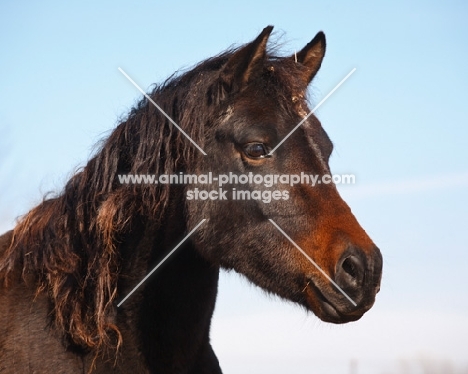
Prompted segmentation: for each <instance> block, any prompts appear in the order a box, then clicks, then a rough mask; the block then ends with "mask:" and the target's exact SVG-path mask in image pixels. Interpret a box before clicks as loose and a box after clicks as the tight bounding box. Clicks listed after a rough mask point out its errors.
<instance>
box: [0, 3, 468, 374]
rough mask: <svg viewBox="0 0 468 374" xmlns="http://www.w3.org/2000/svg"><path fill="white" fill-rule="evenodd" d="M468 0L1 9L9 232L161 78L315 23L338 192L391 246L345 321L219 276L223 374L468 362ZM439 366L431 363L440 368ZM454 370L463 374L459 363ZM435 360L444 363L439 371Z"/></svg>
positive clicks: (297, 44)
mask: <svg viewBox="0 0 468 374" xmlns="http://www.w3.org/2000/svg"><path fill="white" fill-rule="evenodd" d="M467 14H468V4H467V3H465V2H462V1H446V2H435V1H413V2H411V3H410V2H404V1H392V2H386V3H383V2H378V3H377V2H363V1H357V2H344V1H336V2H333V3H332V2H324V1H321V2H306V1H303V2H301V1H294V0H293V1H287V2H286V1H281V2H280V1H270V2H268V3H264V4H261V3H254V2H252V1H237V2H235V3H234V2H231V3H221V2H216V1H213V2H210V1H198V2H188V1H179V2H177V1H175V2H172V3H171V4H169V3H165V4H161V3H159V2H146V1H132V2H123V1H112V2H111V1H101V2H99V4H96V3H95V2H91V1H81V2H58V1H42V2H28V3H21V2H13V1H3V2H2V3H1V4H0V50H1V51H2V53H1V57H0V82H1V85H0V103H1V104H0V191H1V194H0V207H1V211H0V228H1V229H2V231H4V230H6V229H8V228H11V227H12V226H13V224H14V219H15V217H18V216H19V215H21V214H23V213H25V212H26V211H27V210H28V209H30V208H31V207H32V206H33V205H34V204H36V203H38V202H39V201H40V199H41V197H42V196H43V194H44V193H46V192H48V191H57V190H60V189H61V187H62V186H63V184H64V183H65V181H66V180H67V179H68V178H69V177H70V175H71V174H72V173H73V171H74V170H75V169H76V167H78V166H81V165H83V164H84V163H85V161H86V159H87V158H88V157H89V156H90V154H91V153H92V151H93V149H94V148H93V146H94V145H95V144H96V143H97V142H98V141H99V139H101V138H102V137H104V136H106V134H108V133H109V131H110V130H111V129H112V128H113V127H114V126H115V125H116V124H117V122H118V118H119V117H120V116H122V115H124V114H125V113H126V112H127V111H128V110H129V109H130V108H131V106H132V105H133V104H134V103H135V101H136V100H137V99H138V98H139V97H140V95H139V93H138V92H137V91H136V89H135V88H134V87H133V86H131V84H130V83H129V82H128V81H127V80H126V79H125V78H124V77H123V76H122V74H121V73H120V72H119V71H118V70H117V68H118V67H122V68H123V69H124V70H125V71H126V72H127V73H128V74H129V75H130V76H132V77H133V79H134V80H135V81H136V82H137V83H138V84H139V85H140V86H142V87H144V88H149V87H150V85H151V84H152V83H155V82H161V81H162V80H163V79H165V78H166V77H167V76H169V75H170V74H172V73H173V72H174V71H176V70H177V69H180V68H188V67H190V66H192V65H193V64H195V63H197V62H198V61H200V60H202V59H204V58H207V57H210V56H212V55H214V54H217V53H219V52H220V51H222V50H224V49H226V48H227V47H229V46H231V45H233V44H240V43H245V42H248V41H250V40H252V39H253V38H254V37H255V36H256V35H257V34H258V33H259V32H260V31H261V30H262V29H263V27H265V26H266V25H269V24H272V25H275V30H276V34H275V36H274V37H276V38H277V40H279V42H280V44H281V51H282V52H283V53H284V54H291V53H293V52H294V50H299V49H300V48H302V47H303V46H304V45H305V44H306V43H307V42H308V41H310V40H311V39H312V37H313V36H314V35H315V34H316V32H317V31H319V30H323V31H324V32H325V33H326V35H327V54H326V57H325V60H324V63H323V65H322V69H321V71H320V72H319V74H318V76H317V77H316V79H315V80H314V82H313V87H312V90H311V98H312V101H315V102H318V101H319V100H320V99H321V98H322V97H323V96H325V95H326V94H327V93H328V92H329V91H330V90H331V89H332V88H333V87H334V86H335V85H336V84H337V83H338V82H339V81H340V80H341V79H342V78H343V77H344V76H345V75H346V74H347V73H348V72H349V71H350V70H351V69H352V68H354V67H355V68H357V70H356V72H355V73H354V74H353V75H352V77H351V78H350V79H349V80H348V81H347V82H346V83H345V84H344V85H343V86H342V87H341V88H340V89H339V90H338V91H337V92H336V93H335V94H334V95H333V96H332V97H330V99H329V100H327V102H326V103H325V104H324V105H323V106H321V107H320V109H319V110H318V112H317V115H318V117H319V119H320V120H321V121H322V124H323V126H324V127H325V129H326V130H327V132H328V134H329V135H330V137H331V138H332V140H333V141H334V144H335V153H334V155H333V156H332V159H331V167H332V171H334V172H335V173H342V172H343V173H354V174H355V175H356V177H357V183H356V185H354V186H342V187H340V190H341V193H342V195H343V197H344V198H345V199H346V200H347V201H348V203H349V205H350V206H351V207H352V209H353V211H354V212H355V214H356V216H357V217H358V219H359V221H360V222H361V224H362V226H363V227H364V228H365V229H366V231H367V232H368V233H369V234H370V236H371V237H372V238H373V239H374V241H375V242H376V243H377V245H378V246H379V247H380V248H381V250H382V252H383V255H384V260H385V263H384V278H383V283H382V291H381V292H380V294H379V295H378V298H377V302H376V305H375V306H374V308H373V309H372V310H371V311H369V313H368V314H366V315H365V316H364V317H363V318H362V320H361V321H358V322H357V323H353V324H349V325H346V326H334V325H329V324H325V323H323V322H319V321H318V319H317V318H316V317H314V316H312V315H307V314H306V313H305V312H304V311H302V310H301V309H299V308H297V307H295V306H292V305H290V304H288V303H285V302H283V301H280V300H278V299H276V298H272V297H268V296H265V295H264V293H263V292H262V291H261V290H258V289H257V288H255V287H253V286H250V285H248V284H247V282H246V281H244V280H242V279H241V278H240V277H239V276H237V275H235V274H224V275H223V276H222V279H221V287H220V296H219V301H218V305H217V310H216V314H215V317H214V321H213V333H212V335H213V345H214V347H215V351H216V352H217V354H218V356H219V358H220V361H221V364H222V366H223V369H224V371H225V373H228V374H229V373H239V372H243V373H249V372H252V373H258V372H268V373H284V372H286V370H289V371H288V372H293V373H310V372H312V371H314V372H316V373H347V372H349V366H350V362H352V361H353V360H355V361H356V362H357V368H358V373H360V374H361V373H373V374H375V373H402V372H405V371H404V370H405V368H406V369H407V371H406V372H409V373H422V372H423V371H422V370H423V369H422V367H423V363H427V362H428V361H430V360H437V362H435V361H434V362H433V363H432V365H433V366H434V365H439V366H440V367H443V366H444V365H445V367H447V365H452V367H453V369H454V372H462V369H463V370H465V371H463V372H466V370H468V359H467V358H466V357H467V355H466V352H465V351H466V347H468V297H467V295H468V291H467V286H468V272H467V271H466V268H467V265H468V244H467V240H466V238H465V236H466V232H467V229H466V226H467V222H468V219H467V215H468V213H467V212H468V165H467V160H468V151H467V146H466V142H467V140H468V126H467V125H468V123H467V122H468V121H467V111H468V110H467V105H466V103H465V101H466V99H467V95H466V87H467V83H468V69H467V68H466V66H467V65H466V61H467V60H468V43H467V40H468V23H467V22H466V16H467ZM434 367H435V366H434ZM456 370H458V371H456ZM440 372H447V369H445V371H443V370H442V369H440Z"/></svg>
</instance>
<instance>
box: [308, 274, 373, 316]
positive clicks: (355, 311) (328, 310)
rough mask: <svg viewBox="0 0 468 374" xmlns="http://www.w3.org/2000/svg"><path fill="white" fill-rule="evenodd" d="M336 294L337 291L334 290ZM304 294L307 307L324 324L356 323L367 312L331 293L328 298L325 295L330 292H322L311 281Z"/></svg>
mask: <svg viewBox="0 0 468 374" xmlns="http://www.w3.org/2000/svg"><path fill="white" fill-rule="evenodd" d="M336 292H339V291H338V290H336ZM306 294H307V304H308V305H307V307H308V308H309V309H311V310H312V311H313V312H314V313H315V314H316V315H317V317H319V318H320V319H321V320H322V321H324V322H331V323H337V324H339V323H347V322H352V321H357V320H358V319H359V318H361V317H362V315H363V314H364V312H365V311H366V310H367V308H366V310H362V308H359V307H355V306H354V305H353V304H351V302H350V301H349V300H347V299H345V300H342V299H341V298H340V297H337V296H336V293H333V295H330V296H329V297H327V296H325V294H327V295H328V294H331V292H330V291H328V292H326V293H325V292H322V290H321V289H320V288H319V287H318V286H317V285H316V284H315V283H313V282H312V281H308V282H307V293H306ZM348 304H349V305H348Z"/></svg>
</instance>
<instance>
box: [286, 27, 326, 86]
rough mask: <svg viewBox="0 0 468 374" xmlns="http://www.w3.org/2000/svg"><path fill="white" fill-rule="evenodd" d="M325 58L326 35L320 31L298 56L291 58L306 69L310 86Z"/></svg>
mask: <svg viewBox="0 0 468 374" xmlns="http://www.w3.org/2000/svg"><path fill="white" fill-rule="evenodd" d="M323 56H325V34H324V33H323V32H322V31H320V32H319V33H318V34H317V35H315V37H314V38H313V39H312V40H311V41H310V42H309V43H308V44H307V45H306V46H305V47H304V48H303V49H302V50H301V51H300V52H298V53H297V55H295V56H292V57H291V58H293V59H295V61H297V62H299V63H301V64H302V65H304V66H305V67H306V69H305V71H304V81H305V83H306V84H309V83H310V81H311V80H312V79H313V78H314V76H315V74H317V71H318V70H319V69H320V65H322V60H323Z"/></svg>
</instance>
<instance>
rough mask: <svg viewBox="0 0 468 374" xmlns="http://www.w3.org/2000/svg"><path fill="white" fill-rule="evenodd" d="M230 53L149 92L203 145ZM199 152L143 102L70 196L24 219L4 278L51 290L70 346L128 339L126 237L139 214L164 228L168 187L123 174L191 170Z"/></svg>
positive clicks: (69, 187) (74, 181) (4, 262)
mask: <svg viewBox="0 0 468 374" xmlns="http://www.w3.org/2000/svg"><path fill="white" fill-rule="evenodd" d="M229 55H230V53H225V54H222V55H219V56H217V57H215V58H212V59H209V60H206V61H204V62H202V63H201V64H199V65H198V66H197V67H195V69H193V70H191V71H189V72H187V73H185V74H183V75H180V76H175V77H171V78H170V79H168V80H167V81H166V82H165V83H164V84H162V85H160V86H156V87H155V88H154V90H153V91H152V92H151V94H150V96H151V98H152V99H153V100H154V101H155V102H157V103H158V105H159V106H160V107H161V108H163V110H164V111H165V112H166V113H167V114H168V115H169V116H170V117H171V118H173V119H174V120H175V121H176V122H177V123H178V124H179V126H181V127H182V128H183V129H184V131H185V132H186V133H187V134H188V135H189V136H190V137H191V138H192V139H194V140H195V141H196V142H197V143H198V144H201V145H202V146H203V144H204V141H203V134H204V124H206V123H209V121H210V118H209V116H210V110H209V105H210V102H212V101H213V97H211V96H209V95H208V96H207V92H214V91H213V90H211V91H210V88H209V87H210V85H212V84H213V79H211V80H210V79H207V78H208V77H209V76H210V73H211V76H213V74H212V73H213V72H214V71H216V70H217V69H219V67H220V66H222V65H223V63H224V62H225V61H226V59H227V58H228V57H229ZM200 98H205V99H204V100H200ZM198 152H199V151H198V150H197V149H196V148H194V147H191V146H187V139H186V138H184V136H183V135H182V134H181V133H180V132H179V131H178V130H177V129H176V128H175V127H174V126H172V125H171V124H170V123H169V121H168V120H167V119H166V118H165V117H164V116H163V115H162V114H161V113H160V112H159V111H158V110H157V108H155V107H154V106H153V105H152V104H151V103H150V102H149V101H148V100H146V99H145V98H144V99H142V100H141V101H140V102H139V103H138V104H137V105H136V107H135V108H133V109H132V110H131V111H130V113H129V115H128V117H127V118H126V119H125V120H124V121H122V122H121V123H120V124H119V125H118V126H117V128H116V129H115V130H114V131H113V132H112V134H111V135H110V136H109V138H108V139H107V140H105V141H104V142H103V143H102V145H101V147H100V149H99V150H98V152H97V153H96V155H95V156H94V157H93V158H91V160H90V161H89V162H88V163H87V165H86V166H85V167H83V168H82V170H80V171H79V172H77V173H76V174H75V175H74V176H73V177H72V178H71V179H70V180H69V181H68V183H67V184H66V186H65V188H64V190H63V191H62V193H60V194H59V195H58V196H55V197H51V198H46V199H45V200H44V201H43V202H42V203H41V204H39V205H38V206H37V207H35V208H34V209H32V210H31V211H30V212H29V213H27V214H26V215H25V216H24V217H23V218H22V219H21V220H20V221H19V222H18V224H17V226H16V227H15V228H14V230H13V236H12V240H11V244H10V246H9V247H8V248H7V250H6V251H5V252H4V253H3V255H2V258H1V259H0V277H2V278H3V279H4V281H5V282H6V283H8V282H10V281H13V280H14V279H13V278H15V277H19V274H21V277H22V278H23V279H24V280H27V279H31V277H32V278H33V279H34V282H36V284H37V293H41V292H45V293H47V294H48V295H49V298H50V301H51V316H52V322H54V323H55V326H56V328H58V329H59V330H61V331H62V332H63V333H64V336H65V337H66V338H67V340H68V342H69V343H70V344H72V345H75V346H78V347H82V348H84V349H96V350H98V351H99V350H100V349H101V348H105V347H115V346H116V347H118V346H119V345H120V344H121V337H120V333H119V331H118V329H117V327H116V326H115V324H114V323H113V322H112V321H113V310H114V306H113V303H114V301H115V299H116V296H117V280H118V276H119V271H120V270H121V268H122V259H121V258H120V254H119V253H118V245H119V238H122V237H123V236H124V235H125V234H126V233H128V232H130V230H131V225H132V221H133V220H134V219H136V218H138V217H140V218H142V217H143V218H144V219H146V220H150V221H151V222H154V223H156V225H157V224H158V223H159V222H160V220H161V219H162V217H163V215H164V210H165V207H166V205H167V203H168V198H169V188H170V187H169V185H162V184H158V185H121V184H120V183H119V181H118V178H117V175H118V174H127V173H132V174H159V173H162V172H164V173H167V174H170V173H175V172H176V171H179V170H188V169H190V165H192V164H193V162H194V158H195V157H198ZM189 161H190V162H189ZM15 274H17V275H18V276H16V275H15Z"/></svg>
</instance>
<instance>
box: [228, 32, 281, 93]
mask: <svg viewBox="0 0 468 374" xmlns="http://www.w3.org/2000/svg"><path fill="white" fill-rule="evenodd" d="M272 30H273V26H267V27H265V28H264V29H263V31H262V32H261V33H260V35H259V36H257V38H256V39H255V40H254V41H253V42H251V43H249V44H247V45H245V46H244V47H242V48H240V49H239V50H238V51H236V52H235V53H234V54H233V55H232V56H231V57H230V58H229V60H228V61H227V62H226V64H225V65H224V66H223V68H222V69H221V72H220V78H221V82H222V85H223V88H224V89H225V90H227V91H229V92H231V93H232V92H236V91H240V90H241V89H243V88H244V87H245V86H246V85H247V83H248V82H249V80H251V79H252V77H253V76H255V75H256V73H259V72H261V70H262V67H263V61H264V59H265V56H266V44H267V41H268V37H269V36H270V34H271V31H272Z"/></svg>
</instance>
